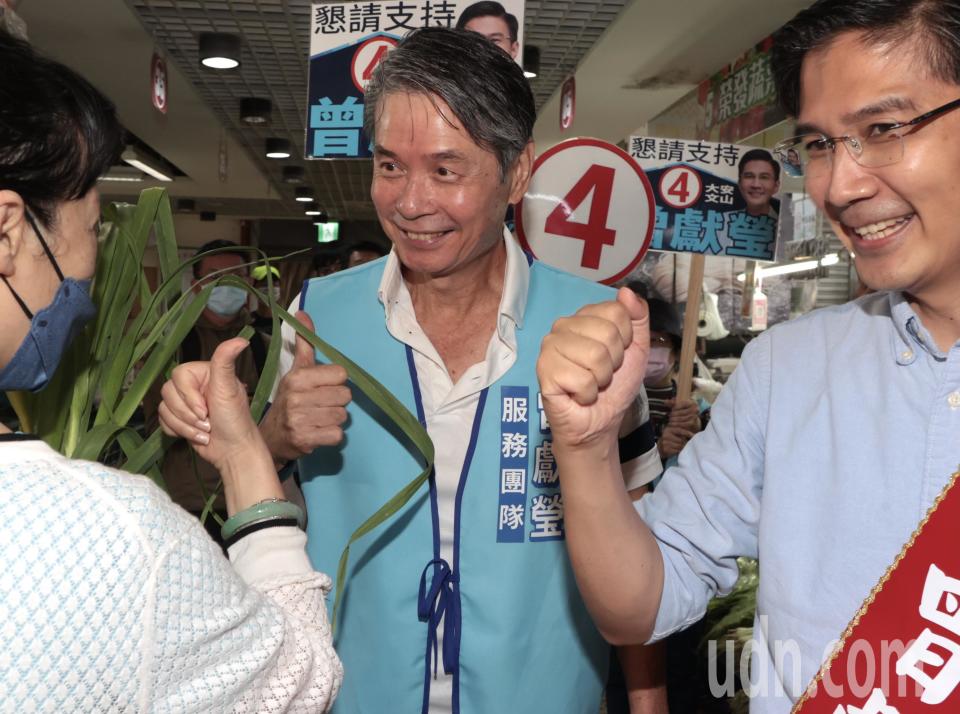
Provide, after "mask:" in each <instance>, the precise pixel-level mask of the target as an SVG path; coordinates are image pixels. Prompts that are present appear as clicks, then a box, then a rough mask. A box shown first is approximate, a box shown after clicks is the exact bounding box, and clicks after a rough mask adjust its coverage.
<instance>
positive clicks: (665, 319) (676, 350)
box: [643, 298, 709, 467]
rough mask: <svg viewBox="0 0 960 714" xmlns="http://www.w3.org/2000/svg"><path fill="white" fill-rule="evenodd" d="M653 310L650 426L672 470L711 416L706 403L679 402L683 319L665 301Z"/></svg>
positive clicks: (648, 380) (646, 379)
mask: <svg viewBox="0 0 960 714" xmlns="http://www.w3.org/2000/svg"><path fill="white" fill-rule="evenodd" d="M647 305H648V306H649V308H650V357H649V359H648V361H647V372H646V375H645V377H644V380H643V386H644V389H645V390H646V392H647V398H648V399H649V402H650V423H651V424H652V425H653V429H654V433H655V435H656V438H657V448H658V450H659V451H660V458H661V459H662V460H663V462H664V467H667V466H670V465H671V464H672V463H673V462H674V461H675V460H676V456H677V454H679V453H680V451H681V450H682V449H683V447H684V446H686V444H687V442H688V441H690V439H691V438H692V437H693V435H694V434H696V433H697V432H698V431H701V430H702V429H703V427H704V426H705V425H706V420H707V419H708V416H709V412H708V410H709V405H708V404H707V403H706V402H704V401H703V400H696V399H688V400H686V401H685V402H678V401H677V382H676V379H677V372H678V368H679V361H680V345H681V341H682V338H681V336H680V335H681V332H682V327H681V325H680V317H679V316H678V315H677V311H676V310H675V309H674V308H673V306H672V305H670V303H668V302H664V301H663V300H658V299H656V298H651V299H649V300H647Z"/></svg>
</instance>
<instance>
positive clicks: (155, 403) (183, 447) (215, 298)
mask: <svg viewBox="0 0 960 714" xmlns="http://www.w3.org/2000/svg"><path fill="white" fill-rule="evenodd" d="M229 248H239V246H238V245H237V244H236V243H234V242H233V241H229V240H213V241H210V242H208V243H205V244H203V245H202V246H200V247H199V248H198V249H197V252H196V253H195V257H196V256H201V255H203V256H204V257H203V258H202V259H201V260H199V261H198V262H196V263H194V264H193V284H192V286H191V290H192V291H193V292H194V293H197V294H199V293H200V291H201V290H203V288H204V287H205V286H206V284H207V282H208V281H209V280H210V279H213V278H217V277H222V276H224V275H236V276H238V277H240V278H241V279H243V280H245V281H247V282H250V275H249V271H248V269H247V265H246V263H247V261H248V260H250V259H251V258H250V256H249V254H247V253H244V252H242V251H239V250H238V251H237V252H235V253H234V252H230V251H229V250H225V249H229ZM211 251H221V252H215V253H211V254H209V255H206V254H207V253H210V252H211ZM248 297H249V293H248V292H247V291H246V290H244V289H243V288H241V287H237V286H235V285H217V286H216V287H215V288H214V289H213V291H212V292H211V293H210V298H209V300H208V301H207V306H206V308H205V309H204V311H203V312H202V313H200V317H199V318H197V322H196V324H195V325H194V326H193V329H191V330H190V332H188V333H187V335H186V337H184V339H183V343H182V344H181V345H180V355H179V358H180V359H179V361H180V363H181V364H182V363H184V362H194V361H201V360H202V361H206V360H209V359H210V358H211V357H213V353H214V352H215V351H216V349H217V347H218V346H220V345H221V344H223V343H224V342H226V341H227V340H230V339H232V338H234V337H236V336H237V333H239V332H240V330H242V329H243V328H244V327H246V326H247V325H248V324H250V323H251V321H252V320H251V316H250V313H249V312H248V311H247V307H246V306H247V300H248ZM266 358H267V349H266V345H265V344H264V341H263V338H261V337H260V335H254V338H253V339H252V340H251V341H250V349H249V350H245V351H243V352H242V353H241V354H240V356H239V357H238V358H237V363H236V365H237V377H238V378H239V379H240V381H241V382H242V383H243V384H244V385H245V386H246V390H247V395H248V396H249V397H252V396H253V392H254V390H255V389H256V388H257V382H258V381H259V379H260V372H261V371H262V370H263V365H264V363H265V362H266ZM162 386H163V380H162V379H161V380H157V382H156V383H155V384H154V385H153V387H152V388H151V389H150V391H149V393H148V394H147V396H146V397H145V398H144V400H143V409H144V415H145V417H146V424H147V429H146V431H147V433H150V432H151V431H153V429H154V428H156V426H157V424H158V420H159V414H158V407H159V405H160V388H161V387H162ZM161 472H162V473H163V479H164V482H165V483H166V486H167V492H168V493H169V494H170V498H172V499H173V501H174V503H177V504H178V505H180V506H183V507H184V508H185V509H186V510H188V511H189V512H190V513H192V514H193V515H195V516H197V517H198V518H199V517H200V516H201V515H202V514H203V511H204V508H205V507H206V503H207V499H208V498H209V497H210V495H211V494H213V493H215V492H216V491H217V489H218V487H219V483H220V474H219V473H217V470H216V469H215V468H214V467H213V466H212V465H211V464H210V463H208V462H206V461H204V460H203V459H198V458H196V456H195V455H194V453H193V452H192V451H191V450H190V446H189V444H187V442H186V441H184V440H182V439H180V440H177V441H175V442H174V443H172V444H171V445H170V447H169V448H168V449H167V451H166V452H165V453H164V455H163V461H162V462H161ZM213 511H214V512H215V513H216V514H217V515H218V516H219V517H220V519H221V520H225V519H226V513H227V503H226V499H225V497H224V494H223V492H222V491H221V492H220V493H218V494H217V496H216V498H215V499H214V502H213ZM203 524H204V527H205V528H206V529H207V532H208V533H209V534H210V537H211V538H213V539H214V540H215V541H216V542H217V543H219V544H220V545H221V546H222V545H223V539H222V538H221V536H220V524H219V523H218V522H217V519H216V518H213V517H212V516H211V515H209V514H208V515H207V517H206V518H205V519H204V521H203Z"/></svg>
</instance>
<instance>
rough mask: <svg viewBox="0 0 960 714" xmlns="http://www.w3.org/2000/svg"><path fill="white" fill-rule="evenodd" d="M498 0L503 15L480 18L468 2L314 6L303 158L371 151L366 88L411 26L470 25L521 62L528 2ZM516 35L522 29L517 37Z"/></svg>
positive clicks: (435, 0)
mask: <svg viewBox="0 0 960 714" xmlns="http://www.w3.org/2000/svg"><path fill="white" fill-rule="evenodd" d="M500 4H501V5H502V6H503V8H504V11H505V14H506V16H504V17H498V16H475V8H473V6H474V5H477V3H475V2H469V1H465V0H457V1H456V2H450V1H449V0H410V1H409V2H408V1H407V0H387V1H385V2H324V3H314V4H313V5H312V6H311V10H310V58H309V72H308V75H309V76H308V80H307V117H306V126H307V136H306V142H305V147H306V148H305V158H307V159H356V158H366V157H369V156H371V154H372V152H371V146H370V139H369V137H367V136H366V134H365V133H364V131H363V96H364V90H365V88H366V84H367V82H368V81H369V80H370V76H371V74H372V73H373V70H374V69H375V68H376V66H377V64H379V62H380V60H381V59H383V57H384V55H385V54H386V53H387V52H389V51H390V50H391V49H392V48H393V47H395V46H396V45H397V43H398V42H399V41H400V40H401V39H402V38H403V37H404V36H405V35H406V34H407V33H409V32H410V31H411V30H414V29H417V28H419V27H457V26H458V24H460V25H464V24H465V27H466V29H469V30H473V31H475V32H480V33H481V34H484V35H485V36H487V37H488V38H490V40H491V42H495V43H496V44H498V45H499V46H500V47H501V48H502V49H503V50H504V52H507V53H508V54H510V55H511V56H512V57H513V58H514V59H515V60H516V61H517V62H518V63H520V62H521V60H522V57H523V8H524V3H523V2H522V0H500ZM467 18H469V20H468V19H467ZM513 28H516V30H513ZM513 32H515V33H516V34H515V36H514V37H511V36H510V35H511V34H512V33H513ZM505 35H506V36H505Z"/></svg>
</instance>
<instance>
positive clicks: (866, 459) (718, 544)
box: [637, 293, 960, 714]
mask: <svg viewBox="0 0 960 714" xmlns="http://www.w3.org/2000/svg"><path fill="white" fill-rule="evenodd" d="M958 464H960V343H958V344H957V345H955V346H954V347H953V348H952V349H951V350H950V351H949V352H948V353H943V352H941V351H940V350H939V349H938V348H937V346H936V344H935V343H934V341H933V340H932V338H931V337H930V335H929V333H928V332H927V331H926V329H925V328H924V327H923V325H922V324H921V323H920V320H919V318H918V317H917V316H916V314H915V313H914V312H913V310H912V309H911V307H910V306H909V304H908V303H907V302H906V300H905V299H904V297H903V296H902V294H900V293H882V294H875V295H869V296H867V297H865V298H861V299H860V300H858V301H856V302H852V303H847V304H846V305H840V306H836V307H831V308H826V309H823V310H817V311H816V312H813V313H811V314H809V315H806V316H804V317H802V318H800V319H798V320H794V321H792V322H790V323H786V324H783V325H778V326H776V327H773V328H772V329H770V330H768V331H767V332H765V333H764V334H762V335H760V336H759V337H758V338H757V339H755V340H754V341H753V342H751V343H750V344H749V345H748V346H747V348H746V349H745V350H744V354H743V360H742V361H741V364H740V366H739V367H738V369H737V370H736V372H735V373H734V374H733V376H732V377H731V378H730V381H729V383H728V384H727V386H726V387H725V388H724V390H723V392H722V393H721V395H720V397H719V398H718V400H717V402H716V404H715V405H714V407H713V412H712V417H711V421H710V424H709V426H708V428H707V429H706V430H705V431H704V432H703V433H701V434H698V435H697V436H696V437H695V438H694V439H693V440H691V442H690V443H689V445H688V446H687V448H685V449H684V450H683V452H682V453H681V454H680V460H679V464H678V465H677V466H675V467H673V468H671V469H670V470H668V471H667V473H666V474H665V475H664V478H663V482H662V483H661V484H660V487H659V488H658V489H657V491H656V492H655V493H653V494H651V495H650V496H647V497H646V498H644V499H642V500H641V501H640V502H639V503H638V504H637V508H638V510H639V512H640V514H641V516H643V518H644V520H645V521H646V522H647V523H648V524H649V525H650V527H651V529H652V530H653V533H654V534H655V535H656V537H657V540H658V541H659V544H660V549H661V551H662V553H663V558H664V568H665V582H664V591H663V597H662V600H661V603H660V612H659V615H658V617H657V623H656V628H655V633H654V639H659V638H661V637H664V636H666V635H668V634H670V633H671V632H674V631H676V630H678V629H682V628H683V627H685V626H687V625H689V624H692V623H693V622H696V621H697V620H698V619H700V618H701V617H702V616H703V614H704V611H705V608H706V605H707V601H708V600H709V599H710V598H711V597H713V596H714V595H716V594H721V595H722V594H726V593H727V592H729V590H730V588H731V587H732V586H733V585H734V583H735V582H736V579H737V565H736V558H737V556H741V555H746V556H751V557H758V558H759V559H760V589H759V592H758V597H757V601H758V607H757V614H758V619H757V620H756V621H755V623H754V639H755V642H754V645H753V662H752V667H753V674H752V675H751V680H752V682H753V683H754V685H756V690H755V692H754V696H753V699H752V707H751V712H753V713H754V714H783V713H786V712H788V711H789V710H790V707H791V706H792V703H793V702H794V701H795V700H796V699H797V698H798V697H799V696H800V694H801V693H802V692H803V690H804V688H805V687H806V686H807V685H808V684H809V683H810V681H811V680H812V679H813V677H814V675H815V674H816V673H817V670H818V669H819V667H820V664H821V662H822V661H823V660H824V659H825V656H826V655H827V654H829V652H830V650H831V648H832V645H833V644H834V643H835V642H836V640H837V639H838V638H839V637H840V635H841V634H842V632H843V631H844V629H845V628H846V627H847V624H848V623H849V622H850V620H851V618H852V617H853V616H854V614H855V613H856V612H857V610H858V609H859V608H860V606H861V604H862V602H863V600H864V599H865V598H866V596H867V595H868V593H869V592H870V590H871V588H872V587H873V586H874V585H875V584H876V582H877V581H878V580H879V578H880V577H881V576H882V575H883V573H884V572H885V571H886V569H887V568H888V567H889V566H890V564H891V563H892V562H893V560H894V558H895V557H896V555H897V554H898V553H899V551H900V550H901V548H902V547H903V545H904V544H905V543H906V542H907V540H908V539H909V537H910V535H911V533H912V532H913V531H914V529H915V528H916V527H917V525H918V524H919V522H920V520H921V518H922V517H923V516H924V514H925V513H926V511H927V509H928V508H929V507H930V506H931V505H932V503H933V501H934V499H935V498H936V497H937V495H938V494H939V493H940V491H941V490H942V489H943V488H944V486H945V485H946V484H947V482H948V481H949V479H950V476H951V474H952V473H953V472H954V471H956V470H957V468H958ZM948 575H952V576H954V577H958V576H960V574H958V573H948ZM918 604H919V603H918ZM917 634H918V635H919V634H920V633H919V632H918V633H917ZM721 654H722V649H721ZM797 655H799V664H797V662H796V660H797ZM778 660H779V661H778ZM739 666H740V663H739V662H738V663H737V667H738V668H739ZM795 669H797V670H798V671H795ZM721 671H725V664H722V665H721ZM738 671H739V669H738ZM720 679H721V683H722V680H723V677H722V676H721V678H720ZM876 686H880V683H879V681H878V682H877V683H876ZM868 693H869V692H868ZM851 703H854V704H859V703H860V702H858V701H857V700H855V699H854V700H851Z"/></svg>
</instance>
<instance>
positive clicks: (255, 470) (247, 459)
mask: <svg viewBox="0 0 960 714" xmlns="http://www.w3.org/2000/svg"><path fill="white" fill-rule="evenodd" d="M247 344H248V343H247V341H246V340H244V339H242V338H239V337H235V338H233V339H232V340H227V341H226V342H223V343H221V344H220V345H219V346H218V347H217V349H216V351H215V352H214V353H213V357H212V358H211V359H210V361H209V362H187V363H186V364H182V365H180V366H178V367H177V368H175V369H174V370H173V375H172V376H171V378H170V379H169V380H168V381H167V383H166V384H164V385H163V389H162V390H161V394H162V396H163V402H162V403H161V404H160V408H159V416H160V425H161V427H162V428H163V431H164V433H166V434H168V435H170V436H181V437H184V438H186V439H187V440H188V441H189V442H190V444H191V446H193V448H194V450H195V451H196V452H197V454H198V455H199V456H200V457H202V458H203V459H205V460H206V461H209V462H210V463H211V464H213V466H215V467H216V468H217V470H218V471H219V472H220V475H221V476H222V477H223V484H224V494H225V496H226V499H227V511H228V512H229V513H230V514H231V515H232V514H233V513H235V512H237V511H239V510H243V509H244V508H247V507H248V506H251V505H253V504H254V503H256V502H257V501H260V500H263V499H265V498H283V488H282V487H281V486H280V480H279V479H278V478H277V472H276V470H275V469H274V466H273V459H272V457H271V456H270V453H269V452H268V451H267V445H266V443H264V441H263V437H262V436H260V431H259V429H257V425H256V424H254V423H253V419H252V418H251V416H250V405H249V404H248V403H247V391H246V389H245V388H244V386H243V384H242V383H241V382H240V380H239V379H237V372H236V360H237V356H238V355H239V354H240V353H241V352H243V350H244V349H245V348H246V346H247Z"/></svg>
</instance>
